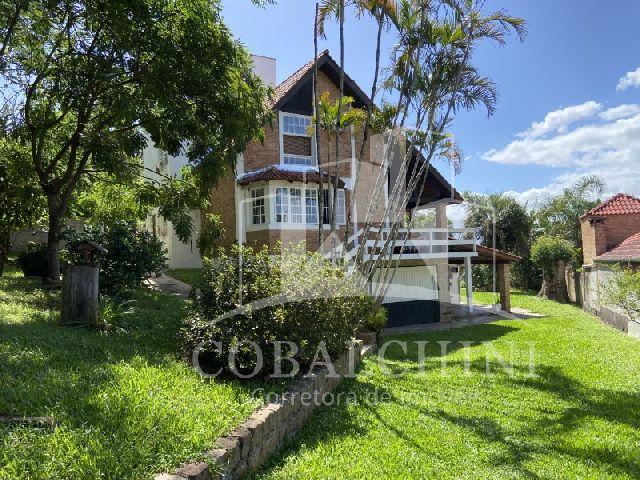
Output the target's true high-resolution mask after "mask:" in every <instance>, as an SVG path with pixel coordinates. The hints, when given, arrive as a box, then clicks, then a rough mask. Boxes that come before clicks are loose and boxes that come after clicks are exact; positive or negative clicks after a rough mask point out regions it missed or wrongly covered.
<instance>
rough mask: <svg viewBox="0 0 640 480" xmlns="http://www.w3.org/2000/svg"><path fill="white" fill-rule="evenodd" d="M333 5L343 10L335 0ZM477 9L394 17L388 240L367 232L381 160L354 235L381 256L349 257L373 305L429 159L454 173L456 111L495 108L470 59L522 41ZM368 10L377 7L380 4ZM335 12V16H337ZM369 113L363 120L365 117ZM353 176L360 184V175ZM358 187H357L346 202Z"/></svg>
mask: <svg viewBox="0 0 640 480" xmlns="http://www.w3.org/2000/svg"><path fill="white" fill-rule="evenodd" d="M332 3H334V2H332ZM339 3H340V5H343V4H344V2H343V1H342V0H340V2H339ZM357 3H363V2H357ZM483 3H484V2H477V1H474V0H437V1H426V0H401V1H399V2H398V5H397V13H396V15H395V16H394V19H393V22H392V23H393V25H394V27H395V29H396V31H397V39H396V40H397V41H396V44H397V47H396V48H394V50H393V51H392V55H391V57H392V58H391V62H392V64H391V66H390V68H389V69H388V72H389V76H388V77H387V79H386V80H385V82H384V84H383V86H384V87H385V88H386V89H387V90H388V91H389V98H394V99H397V101H396V105H395V107H394V112H395V116H394V117H393V119H392V121H390V122H389V127H390V128H389V130H388V131H387V132H386V133H388V134H389V135H390V138H389V140H391V144H389V145H388V147H389V148H386V149H385V151H386V152H387V153H389V152H391V151H393V147H394V145H393V142H394V141H395V139H394V138H393V137H394V135H395V134H396V133H398V132H403V133H406V137H407V142H406V143H407V148H406V154H405V155H404V158H402V159H401V160H400V162H399V163H400V164H399V165H398V166H397V168H395V172H396V174H397V177H396V178H397V181H395V182H394V184H392V185H389V192H388V202H387V206H386V208H385V212H384V214H383V218H385V219H388V223H389V226H390V229H389V230H388V233H384V235H386V239H384V240H383V239H382V236H383V230H382V229H378V230H377V232H376V231H372V229H373V228H375V225H374V216H375V215H377V212H376V208H375V207H376V206H378V205H380V203H381V202H382V198H383V194H384V189H385V185H388V182H387V178H388V171H387V170H388V168H389V163H388V162H389V159H387V158H385V159H383V168H382V169H381V174H380V175H379V176H378V177H379V178H378V180H377V181H376V182H375V185H374V186H373V188H372V189H371V191H370V192H369V206H368V209H367V212H366V214H365V216H364V219H363V220H364V221H363V225H364V226H363V228H362V229H361V230H362V231H361V232H359V236H360V237H361V238H363V239H364V238H366V239H369V238H370V237H371V236H375V239H373V240H372V241H373V242H376V243H378V242H380V243H381V245H382V248H380V249H379V252H380V253H379V254H377V255H374V256H373V258H371V257H369V258H365V255H364V254H365V249H366V245H367V242H364V241H363V242H359V244H358V248H357V252H356V254H355V256H354V257H353V258H352V261H353V262H354V264H355V265H354V266H355V267H356V268H357V269H358V271H359V272H360V274H361V275H362V278H363V279H364V281H368V280H370V279H372V278H373V276H374V275H376V276H377V278H376V279H375V284H376V285H379V288H377V290H376V291H375V292H373V295H374V296H376V297H377V298H378V299H382V298H383V297H384V295H385V293H386V289H387V288H388V285H389V284H390V281H391V280H392V279H393V275H394V273H395V271H396V270H397V268H398V265H399V262H400V256H398V259H397V260H394V261H386V260H387V255H388V252H393V251H394V248H395V245H396V242H397V241H398V239H399V238H401V237H404V238H406V237H407V235H405V234H404V233H403V234H402V235H399V232H400V229H401V227H403V225H404V220H405V206H406V205H407V201H408V198H409V196H410V195H412V194H414V193H415V192H421V191H422V189H423V188H424V185H425V182H426V178H427V173H428V170H429V165H430V163H431V160H432V159H433V158H434V157H444V158H446V159H447V160H449V161H450V162H451V163H452V164H453V165H454V166H456V167H457V169H459V166H460V164H461V160H462V158H463V156H462V152H461V150H460V149H459V148H458V146H457V145H456V144H455V142H454V141H453V138H452V135H451V134H450V132H449V129H450V127H451V123H452V121H453V118H454V116H455V113H456V112H458V111H459V110H460V109H465V110H472V109H474V108H476V107H478V106H484V107H485V108H486V110H487V113H488V114H489V115H491V114H492V113H493V111H494V109H495V103H496V95H497V94H496V89H495V85H494V84H493V83H492V82H491V81H490V80H489V79H487V78H486V77H484V76H482V75H481V74H480V73H479V72H478V70H477V68H475V67H474V65H473V64H472V62H471V60H472V52H473V51H474V49H475V47H476V46H477V45H478V44H479V43H480V42H482V41H485V40H489V41H493V42H496V43H498V44H504V43H505V39H506V36H507V35H508V34H509V33H510V32H511V31H515V32H516V34H517V35H518V36H519V37H520V38H521V39H522V38H523V36H524V34H525V22H524V20H522V19H520V18H517V17H512V16H509V15H508V14H506V13H505V12H502V11H500V12H495V13H492V14H489V15H484V14H483V13H482V12H481V9H482V5H483ZM373 4H374V5H375V4H377V5H380V2H374V3H373ZM340 5H339V8H338V10H337V11H338V13H339V14H340V12H342V11H344V9H343V8H340ZM382 5H384V6H387V5H389V3H388V2H383V3H382ZM383 18H384V17H383V16H382V15H379V16H378V17H377V21H378V35H379V34H380V31H381V29H382V25H383V20H382V19H383ZM379 46H380V43H379V42H376V50H378V49H379ZM377 58H379V57H378V56H377ZM377 69H378V61H376V70H375V71H374V85H373V88H372V92H373V93H374V94H375V92H376V89H377V87H378V84H377V71H378V70H377ZM370 108H371V107H370ZM368 114H369V115H368V116H369V118H370V117H371V115H372V112H368ZM368 124H369V122H366V123H365V135H364V137H365V138H364V141H363V144H361V156H360V158H359V160H360V161H359V162H358V165H361V164H362V158H363V157H362V152H363V149H364V146H363V145H364V142H365V141H366V137H367V129H368V126H369V125H368ZM407 124H410V125H412V128H410V129H408V128H406V125H407ZM386 133H385V134H386ZM396 136H397V135H396ZM417 153H420V154H421V155H420V158H421V159H423V160H420V161H415V160H414V159H415V158H416V157H417V156H418V155H417ZM356 176H357V178H360V176H359V175H356ZM357 188H358V182H357V181H356V185H355V186H354V189H353V192H352V195H354V192H355V191H356V189H357ZM349 221H350V220H348V221H347V228H348V227H349V225H348V224H349ZM371 234H373V235H371ZM407 234H410V232H407ZM347 241H348V235H347V236H346V238H345V242H347ZM345 250H348V248H345Z"/></svg>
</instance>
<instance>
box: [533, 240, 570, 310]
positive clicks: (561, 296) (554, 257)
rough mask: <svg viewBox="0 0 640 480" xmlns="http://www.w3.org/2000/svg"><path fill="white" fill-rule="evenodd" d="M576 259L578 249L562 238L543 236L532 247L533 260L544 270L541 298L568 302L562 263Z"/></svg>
mask: <svg viewBox="0 0 640 480" xmlns="http://www.w3.org/2000/svg"><path fill="white" fill-rule="evenodd" d="M575 257H576V249H575V248H574V247H573V245H571V243H569V242H568V241H567V240H564V239H563V238H560V237H554V236H548V235H543V236H541V237H539V238H538V239H536V241H535V242H534V244H533V247H531V260H532V261H533V263H534V264H535V265H536V266H537V267H538V268H541V269H542V287H541V289H540V293H539V296H541V297H544V298H548V299H550V300H558V301H559V302H567V301H568V299H569V297H568V293H567V282H566V279H565V277H564V269H562V268H559V267H560V265H561V262H564V264H565V265H566V264H569V263H571V262H573V261H574V259H575Z"/></svg>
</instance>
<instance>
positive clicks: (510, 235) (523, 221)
mask: <svg viewBox="0 0 640 480" xmlns="http://www.w3.org/2000/svg"><path fill="white" fill-rule="evenodd" d="M464 197H465V198H466V200H467V204H466V209H467V216H466V218H465V220H464V224H465V226H466V227H469V228H475V229H476V238H477V239H478V240H479V241H480V243H481V244H482V245H484V246H487V247H492V248H497V249H498V250H503V251H505V252H510V253H513V254H516V255H522V256H528V254H529V251H530V248H531V230H532V226H533V222H532V219H531V216H530V215H529V212H528V211H527V209H526V207H524V206H522V205H520V204H519V203H518V202H517V201H516V199H515V198H513V197H512V196H510V195H507V194H505V193H491V194H489V195H481V194H475V193H470V192H467V193H465V194H464ZM494 228H495V241H496V243H495V245H494V244H493V238H494Z"/></svg>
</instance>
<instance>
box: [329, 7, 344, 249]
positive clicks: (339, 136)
mask: <svg viewBox="0 0 640 480" xmlns="http://www.w3.org/2000/svg"><path fill="white" fill-rule="evenodd" d="M338 17H339V20H340V95H339V97H338V113H337V115H336V157H335V161H334V163H335V167H336V168H335V173H334V178H333V202H331V203H332V205H331V207H332V209H331V210H332V211H331V233H332V234H333V233H335V231H336V210H337V206H338V169H339V163H340V141H341V139H342V129H341V128H340V121H341V114H342V98H343V97H344V0H340V2H339V4H338ZM331 241H332V246H333V251H334V253H335V248H336V241H335V235H332V240H331Z"/></svg>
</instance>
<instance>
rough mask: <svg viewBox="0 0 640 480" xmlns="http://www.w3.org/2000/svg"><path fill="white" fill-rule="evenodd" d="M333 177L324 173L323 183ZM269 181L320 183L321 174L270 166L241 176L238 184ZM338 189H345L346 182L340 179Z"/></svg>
mask: <svg viewBox="0 0 640 480" xmlns="http://www.w3.org/2000/svg"><path fill="white" fill-rule="evenodd" d="M332 178H333V177H329V175H327V174H326V173H324V172H323V173H322V181H323V183H325V184H327V183H328V182H329V180H331V181H332V182H333V180H332ZM268 180H284V181H287V182H304V183H320V173H319V172H318V171H317V170H311V169H308V170H303V169H289V168H283V167H281V166H279V165H269V166H268V167H265V168H261V169H260V170H255V171H253V172H249V173H245V174H244V175H241V176H240V177H239V178H238V180H237V182H238V184H239V185H249V184H250V183H254V182H264V181H268ZM338 187H340V188H344V182H343V181H342V180H341V179H338Z"/></svg>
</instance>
